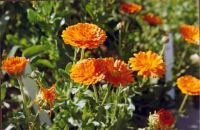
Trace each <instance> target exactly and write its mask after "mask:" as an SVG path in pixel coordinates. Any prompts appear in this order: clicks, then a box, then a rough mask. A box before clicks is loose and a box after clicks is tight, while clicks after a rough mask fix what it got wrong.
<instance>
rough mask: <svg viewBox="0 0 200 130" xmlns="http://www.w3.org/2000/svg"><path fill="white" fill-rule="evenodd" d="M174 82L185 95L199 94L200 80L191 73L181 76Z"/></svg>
mask: <svg viewBox="0 0 200 130" xmlns="http://www.w3.org/2000/svg"><path fill="white" fill-rule="evenodd" d="M176 84H177V86H178V88H179V89H180V90H181V92H182V93H184V94H187V95H200V80H199V79H197V78H196V77H193V76H191V75H185V76H181V77H179V78H178V79H177V81H176Z"/></svg>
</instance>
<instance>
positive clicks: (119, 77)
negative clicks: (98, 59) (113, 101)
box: [103, 58, 134, 87]
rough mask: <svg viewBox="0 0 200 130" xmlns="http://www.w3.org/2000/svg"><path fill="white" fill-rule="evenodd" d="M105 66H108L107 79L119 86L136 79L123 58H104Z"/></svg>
mask: <svg viewBox="0 0 200 130" xmlns="http://www.w3.org/2000/svg"><path fill="white" fill-rule="evenodd" d="M103 60H104V64H105V65H104V66H105V67H106V73H105V80H106V81H108V82H109V83H111V84H113V85H114V86H115V87H118V86H119V85H120V84H121V85H122V86H126V85H127V84H129V83H132V82H133V81H134V79H133V77H132V71H131V70H130V69H129V68H128V65H127V64H126V63H124V62H123V61H121V60H115V61H114V59H113V58H104V59H103Z"/></svg>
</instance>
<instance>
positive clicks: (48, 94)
mask: <svg viewBox="0 0 200 130" xmlns="http://www.w3.org/2000/svg"><path fill="white" fill-rule="evenodd" d="M37 83H38V85H39V86H40V91H41V93H40V94H38V96H37V98H36V102H40V100H42V101H44V102H45V103H46V104H49V106H50V114H51V112H52V105H53V101H54V100H56V99H57V96H56V84H53V85H52V86H51V88H48V89H47V88H44V87H43V85H42V84H41V82H40V81H39V80H38V81H37Z"/></svg>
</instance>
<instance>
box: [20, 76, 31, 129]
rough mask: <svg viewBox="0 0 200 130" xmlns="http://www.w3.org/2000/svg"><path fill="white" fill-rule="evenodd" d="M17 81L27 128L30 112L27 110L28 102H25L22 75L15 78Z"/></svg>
mask: <svg viewBox="0 0 200 130" xmlns="http://www.w3.org/2000/svg"><path fill="white" fill-rule="evenodd" d="M17 81H18V83H19V87H20V92H21V95H22V100H23V111H24V115H25V118H26V123H27V125H28V127H29V128H31V126H30V124H29V123H30V113H29V110H28V103H27V100H26V96H25V93H24V90H23V88H24V85H23V82H22V77H21V76H19V77H18V78H17Z"/></svg>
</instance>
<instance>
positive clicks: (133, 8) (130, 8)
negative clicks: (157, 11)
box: [120, 3, 142, 13]
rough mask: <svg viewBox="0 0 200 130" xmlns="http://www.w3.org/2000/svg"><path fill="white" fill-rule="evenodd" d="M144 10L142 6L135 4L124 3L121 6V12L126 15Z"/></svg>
mask: <svg viewBox="0 0 200 130" xmlns="http://www.w3.org/2000/svg"><path fill="white" fill-rule="evenodd" d="M141 9H142V6H140V5H138V4H135V3H122V4H121V5H120V10H122V11H123V12H125V13H137V12H139V11H140V10H141Z"/></svg>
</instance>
